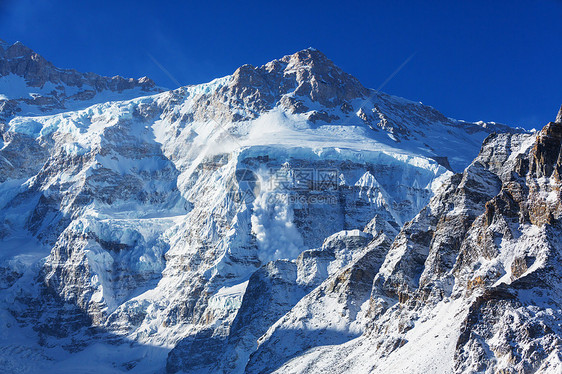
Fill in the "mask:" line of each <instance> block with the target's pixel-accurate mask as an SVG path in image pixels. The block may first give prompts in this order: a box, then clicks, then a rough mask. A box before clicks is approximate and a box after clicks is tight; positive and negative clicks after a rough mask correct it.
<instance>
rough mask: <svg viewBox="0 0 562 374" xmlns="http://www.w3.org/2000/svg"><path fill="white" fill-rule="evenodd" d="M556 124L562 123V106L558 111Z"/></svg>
mask: <svg viewBox="0 0 562 374" xmlns="http://www.w3.org/2000/svg"><path fill="white" fill-rule="evenodd" d="M554 122H555V123H562V105H560V110H559V111H558V115H557V116H556V119H555V120H554Z"/></svg>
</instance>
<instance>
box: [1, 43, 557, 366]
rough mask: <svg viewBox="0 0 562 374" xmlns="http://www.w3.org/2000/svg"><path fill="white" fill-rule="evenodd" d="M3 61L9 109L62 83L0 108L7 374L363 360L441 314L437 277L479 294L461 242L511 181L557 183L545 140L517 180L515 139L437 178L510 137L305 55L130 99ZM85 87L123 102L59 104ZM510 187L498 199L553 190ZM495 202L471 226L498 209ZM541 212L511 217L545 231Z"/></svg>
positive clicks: (32, 61)
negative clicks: (425, 313)
mask: <svg viewBox="0 0 562 374" xmlns="http://www.w3.org/2000/svg"><path fill="white" fill-rule="evenodd" d="M2 48H3V52H2V53H3V55H0V67H1V70H0V71H2V72H4V71H5V72H7V75H3V76H2V78H0V82H1V80H2V79H4V78H6V77H12V78H9V79H13V76H18V77H20V78H21V79H24V81H25V84H24V86H22V87H23V88H22V87H19V86H18V87H19V88H18V89H20V88H21V89H24V90H23V91H24V93H25V95H29V94H30V93H34V92H35V91H36V89H37V87H45V86H47V85H49V84H51V83H52V84H57V85H58V84H61V87H62V88H61V89H60V90H59V89H58V88H57V89H56V90H55V91H54V93H53V92H51V93H49V95H51V96H52V97H56V98H58V99H60V98H61V97H62V96H61V95H62V94H61V92H63V91H64V95H63V96H64V97H66V101H64V105H63V106H61V107H56V108H55V107H52V106H51V104H49V103H47V104H41V103H39V102H37V103H32V104H30V103H27V102H26V101H25V100H27V98H26V99H25V100H23V99H21V98H20V99H21V100H19V99H17V100H16V101H15V104H13V105H19V106H20V107H21V108H22V109H21V110H20V111H16V112H14V111H10V110H8V109H5V108H7V107H2V108H4V109H0V114H1V115H2V116H3V117H2V118H4V120H3V121H4V125H3V127H2V129H1V131H2V132H1V134H2V143H1V149H0V248H1V252H0V277H1V278H0V286H1V290H0V306H1V307H0V310H1V313H2V316H3V319H2V325H0V331H2V335H1V336H0V357H1V360H3V361H2V362H3V364H4V367H8V368H10V370H11V371H14V372H17V371H18V370H19V371H23V372H25V370H27V369H26V368H28V369H29V370H31V371H33V370H34V368H37V367H44V368H46V370H55V368H56V370H58V371H59V372H60V371H61V370H63V369H64V370H67V371H69V372H72V371H77V370H78V371H80V368H83V367H85V366H87V365H97V367H98V369H99V370H105V371H108V372H111V371H113V372H122V371H128V372H143V371H144V372H146V371H148V372H156V371H158V370H160V371H162V370H164V368H167V370H168V371H169V372H177V371H180V370H181V371H186V372H205V371H206V372H220V371H223V372H243V371H244V370H246V371H248V372H268V371H271V370H274V369H277V368H282V367H285V366H283V365H285V364H287V365H288V363H287V361H289V360H290V359H291V358H294V357H300V356H301V355H305V356H306V357H308V356H307V355H308V352H312V351H314V352H316V351H315V347H319V346H323V345H327V344H332V345H333V344H340V343H342V344H343V343H344V342H347V341H350V342H355V341H356V340H357V339H363V340H365V339H369V342H370V341H371V340H372V339H374V338H373V337H374V336H377V331H379V330H380V331H382V330H385V329H388V328H389V327H388V326H391V325H388V324H387V325H385V323H386V322H385V321H390V322H388V323H390V324H395V323H400V324H402V322H399V321H403V326H402V325H401V327H400V331H402V332H403V333H405V332H406V331H408V329H409V326H413V325H414V324H415V321H416V320H415V319H414V318H413V317H412V315H414V314H415V313H416V312H415V310H417V309H415V308H422V306H421V305H422V304H424V305H423V307H425V308H426V309H423V310H433V309H430V307H429V306H427V305H425V304H428V305H441V304H439V303H440V302H442V303H444V301H443V300H445V298H453V297H456V299H455V300H457V299H458V300H465V299H466V298H467V297H468V296H462V297H461V296H458V297H457V296H455V295H457V294H462V292H460V291H457V288H455V285H456V284H457V283H455V282H457V281H456V279H457V278H458V279H463V282H464V283H466V284H465V286H464V287H465V288H468V286H467V284H470V285H472V284H473V283H474V284H475V285H476V284H481V285H482V287H484V288H486V287H488V286H489V284H488V283H486V279H488V278H486V276H488V275H482V279H481V280H476V278H475V279H469V278H468V276H466V275H462V274H464V273H463V272H464V271H465V270H466V269H469V268H470V267H476V266H477V265H476V261H480V257H483V258H488V257H489V258H490V259H491V258H492V257H493V254H494V253H495V252H493V251H492V249H490V248H491V247H489V246H488V244H482V246H483V247H482V248H480V247H478V248H477V249H472V247H470V248H469V244H466V243H467V242H468V239H467V237H466V232H467V230H471V229H472V227H473V226H474V224H475V222H479V221H478V220H479V219H481V218H480V217H481V216H482V214H483V213H482V206H483V204H486V202H487V201H492V200H493V199H494V198H495V197H496V196H499V194H500V193H501V191H503V189H504V181H511V179H509V178H515V177H512V176H511V174H510V173H511V172H510V171H509V167H511V166H512V165H516V164H517V165H521V166H520V167H521V168H522V169H520V172H518V173H519V174H518V175H524V173H527V172H528V173H531V172H532V173H534V174H533V175H541V177H536V178H538V179H537V180H538V181H542V180H543V179H544V178H547V176H550V175H554V171H555V170H558V169H557V167H558V166H556V167H554V166H553V165H555V164H556V165H559V162H558V161H556V160H558V159H556V157H559V156H556V157H555V156H552V154H551V153H552V152H553V151H552V150H553V149H556V147H557V144H559V143H556V139H557V138H556V136H557V135H556V134H557V132H556V131H557V130H556V128H557V126H555V125H553V126H552V128H551V130H545V134H544V141H543V142H542V143H541V144H542V145H540V146H538V145H537V146H536V147H535V148H537V150H536V152H535V153H534V156H533V160H534V161H531V159H529V161H528V162H527V163H525V161H524V160H525V157H526V156H525V154H526V153H525V152H526V151H527V150H528V149H529V147H531V145H532V143H533V139H534V138H532V136H531V135H522V134H519V135H516V134H510V135H497V136H495V137H488V138H487V141H486V144H485V146H484V147H483V149H482V152H481V154H480V156H479V158H478V159H477V161H474V162H473V163H472V164H471V165H470V166H469V168H468V169H466V170H465V172H464V174H463V175H456V176H453V173H452V172H451V171H450V170H449V169H453V170H461V169H462V168H464V167H466V166H467V165H468V164H469V163H470V162H471V160H472V158H473V157H474V156H475V155H476V153H477V150H478V148H479V145H480V143H481V141H482V140H483V139H484V138H485V137H486V136H487V135H488V134H489V133H490V132H492V131H497V130H507V129H508V128H507V127H504V126H501V125H496V124H484V123H476V124H466V123H463V122H458V121H455V120H452V119H449V118H446V117H445V116H443V115H442V114H440V113H439V112H437V111H436V110H435V109H433V108H430V107H427V106H424V105H421V104H419V103H413V102H410V101H407V100H404V99H401V98H397V97H392V96H389V95H386V94H383V93H378V92H375V91H373V90H369V89H367V88H364V87H363V86H362V85H361V84H360V83H359V82H358V81H357V80H356V79H355V78H353V77H352V76H350V75H349V74H346V73H345V72H343V71H341V69H339V68H338V67H337V66H335V65H334V64H333V63H332V62H331V61H330V60H329V59H328V58H327V57H326V56H324V55H323V54H322V53H321V52H319V51H316V50H313V49H308V50H304V51H301V52H298V53H296V54H294V55H291V56H286V57H283V58H282V59H279V60H275V61H272V62H270V63H268V64H266V65H264V66H262V67H252V66H249V65H246V66H243V67H241V68H239V69H238V70H237V71H236V72H235V73H234V74H233V75H231V76H227V77H224V78H220V79H217V80H215V81H213V82H210V83H208V84H204V85H198V86H187V87H181V88H178V89H176V90H174V91H169V92H163V93H159V94H153V95H151V96H140V95H142V92H140V91H138V90H139V89H140V90H141V91H143V90H148V92H150V93H153V92H154V91H153V90H157V89H156V88H154V87H153V85H152V84H151V83H147V82H148V81H146V80H143V81H142V82H141V81H134V80H133V81H122V80H121V79H120V78H112V79H109V78H101V77H97V76H95V77H94V76H91V75H88V74H86V75H83V74H79V73H76V72H73V71H67V70H60V69H56V68H54V67H53V66H52V65H50V64H49V63H48V62H46V61H44V60H43V59H42V58H41V57H40V56H38V55H36V54H35V53H33V52H31V51H30V50H28V49H27V48H25V47H23V46H22V45H21V44H16V45H14V46H11V47H7V46H6V45H3V47H2ZM8 50H10V52H9V53H8V52H7V51H8ZM14 56H15V57H14ZM18 56H19V57H18ZM25 61H27V62H25ZM2 74H3V73H2ZM18 79H19V78H18ZM49 82H50V83H49ZM119 82H121V83H119ZM123 82H129V83H123ZM86 86H88V87H89V86H91V87H93V88H94V91H95V92H97V93H99V94H100V96H98V94H96V95H95V97H94V99H93V100H98V99H99V100H100V101H103V100H101V99H102V98H103V97H104V96H103V95H101V94H102V93H103V94H105V93H108V92H112V93H117V94H120V93H124V94H126V95H129V94H131V95H133V94H135V93H136V94H137V95H139V97H137V98H133V99H126V100H120V101H111V102H100V103H98V104H95V105H91V106H88V105H90V104H91V102H88V101H87V100H86V101H81V100H82V99H81V98H78V97H75V98H72V99H70V97H71V96H68V95H69V94H68V92H70V91H69V90H70V89H69V88H68V87H78V88H79V89H82V88H81V87H86ZM0 87H2V86H0ZM6 87H8V88H9V89H8V88H6V89H5V91H2V92H0V94H3V95H4V96H6V97H8V99H6V100H4V101H5V102H6V103H7V102H13V100H15V99H11V98H10V97H15V96H14V91H15V90H14V89H13V86H6ZM98 88H99V90H98ZM73 89H74V88H73ZM84 89H87V90H89V88H84ZM57 90H58V91H57ZM4 92H5V93H4ZM145 92H146V91H145ZM25 95H24V96H25ZM122 99H123V98H122ZM71 102H72V103H73V104H72V105H74V104H76V105H77V107H72V105H70V104H68V103H71ZM22 103H24V104H25V105H29V107H25V108H24V106H23V105H24V104H22ZM87 103H90V104H88V105H86V104H87ZM67 104H68V105H67ZM6 105H8V104H6ZM9 105H12V104H9ZM34 105H36V106H34ZM30 108H31V109H30ZM33 108H35V109H33ZM28 109H29V112H28V111H27V110H28ZM32 109H33V110H32ZM36 109H38V111H36ZM70 109H72V110H70ZM59 111H60V113H59ZM39 112H45V113H51V114H49V115H41V116H37V115H36V114H38V113H39ZM512 132H513V133H517V131H512ZM549 139H550V140H549ZM552 139H554V140H552ZM537 144H538V143H537ZM459 149H462V150H463V152H462V153H459ZM514 155H515V156H514ZM555 159H556V160H555ZM548 165H550V166H548ZM525 168H526V169H525ZM518 170H519V169H518ZM556 175H557V174H556ZM521 178H522V177H521ZM541 178H542V179H541ZM549 178H550V177H549ZM517 181H519V179H517ZM518 183H520V185H521V186H520V187H513V188H514V190H513V191H511V192H510V193H512V194H515V195H516V191H519V190H517V188H520V189H521V191H523V192H521V195H516V196H520V200H517V201H524V200H525V199H528V198H530V197H529V196H532V197H533V198H534V196H537V199H538V198H539V197H540V198H542V196H543V195H544V193H545V191H547V190H548V191H550V192H548V193H549V194H552V191H554V186H555V184H552V183H550V182H549V183H546V182H544V183H546V184H544V183H543V182H540V183H539V182H537V183H538V184H537V186H536V187H534V189H530V190H529V191H532V193H531V192H525V191H527V190H525V188H524V187H523V184H522V183H523V182H518ZM525 183H527V182H525ZM541 183H542V184H541ZM549 188H550V189H549ZM529 194H531V195H529ZM434 195H436V196H435V197H434V198H433V200H432V202H431V203H430V205H429V206H427V207H425V208H424V206H426V205H427V204H428V203H429V201H430V199H431V197H432V196H434ZM515 195H514V196H515ZM502 196H503V195H502ZM510 196H511V195H510ZM549 196H550V195H549ZM513 199H515V198H513ZM551 199H552V197H551ZM504 200H505V199H504ZM504 200H501V199H500V200H498V201H497V202H495V203H490V206H489V209H490V212H492V213H486V214H487V215H486V217H488V216H489V215H491V218H490V219H491V220H492V221H493V218H494V216H495V215H497V214H503V213H501V212H503V211H502V210H501V209H504V208H505V206H509V207H511V206H512V205H513V204H514V203H509V201H511V200H505V201H504ZM506 201H507V203H506ZM545 201H546V200H545ZM548 201H550V200H548ZM506 204H507V205H506ZM509 204H511V205H509ZM545 204H546V202H545ZM486 209H488V205H486ZM510 209H511V208H510ZM556 209H557V208H556ZM556 209H554V208H553V207H551V206H550V205H548V206H547V205H544V206H543V205H540V204H539V205H537V206H536V207H533V208H531V207H529V208H527V210H526V212H531V211H532V212H533V213H526V214H527V215H528V216H529V220H531V218H530V217H532V221H531V225H542V224H550V223H552V222H554V220H555V215H556V214H558V213H557V212H558V210H556ZM420 210H421V213H419V212H420ZM541 212H542V213H541ZM545 212H547V213H545ZM418 213H419V214H418ZM543 213H544V214H543ZM550 215H552V218H550V217H551V216H550ZM545 217H546V218H545ZM412 219H413V220H412ZM486 219H487V218H486ZM492 221H490V222H492ZM402 226H403V228H402ZM533 227H534V226H533ZM401 228H402V229H401ZM473 235H476V237H478V238H480V237H482V239H481V240H482V243H488V242H489V241H490V240H491V241H492V242H493V243H495V241H494V240H496V239H494V238H495V236H493V235H492V236H491V237H490V236H486V235H484V234H476V233H475V234H473ZM395 236H396V239H395V240H394V242H393V243H392V241H393V239H394V237H395ZM514 238H518V236H517V235H514ZM479 240H480V239H479ZM514 240H515V239H514ZM496 241H497V240H496ZM471 245H472V244H471ZM486 251H488V252H486ZM465 252H466V254H465V255H463V257H462V261H460V260H459V259H458V257H459V253H465ZM479 256H480V257H479ZM498 256H499V255H498ZM502 256H503V255H502ZM500 257H501V256H500ZM520 257H521V256H520ZM501 258H503V257H501ZM535 258H537V257H536V256H535ZM461 263H462V266H461V265H460V264H461ZM534 263H535V262H533V264H534ZM502 264H503V263H502ZM514 264H515V265H514V269H515V270H514V274H515V273H517V274H519V273H521V272H525V271H527V270H524V269H527V268H529V269H530V268H532V266H534V265H532V263H531V260H529V259H527V258H526V257H525V256H523V257H521V258H519V257H518V260H517V262H514ZM537 264H538V263H537ZM494 266H496V265H494ZM497 266H499V265H497ZM502 266H503V265H502ZM486 267H492V265H486V266H484V267H482V268H478V269H480V270H479V271H484V270H483V269H484V268H486ZM486 274H487V273H486ZM510 274H511V273H510ZM461 275H462V276H461ZM520 275H521V274H520ZM463 277H464V278H463ZM478 279H480V278H478ZM490 279H491V278H490ZM373 280H374V283H373ZM459 282H460V281H459ZM479 282H480V283H479ZM490 282H491V280H490ZM459 284H460V283H459ZM459 287H460V286H459ZM459 289H460V288H459ZM470 289H478V288H475V287H472V286H471V288H470ZM472 294H474V295H477V293H475V292H473V293H472ZM472 294H471V295H472ZM475 297H476V296H475ZM416 300H417V303H416ZM453 304H454V305H457V304H456V303H451V305H453ZM403 305H408V308H409V309H407V310H408V311H409V312H405V311H404V308H402V306H403ZM463 305H464V304H463ZM420 310H421V309H420ZM393 313H394V314H393ZM478 313H479V312H478ZM490 318H491V317H490ZM467 323H468V322H467ZM392 326H394V325H392ZM459 329H460V327H459ZM452 331H453V330H452ZM14 335H17V336H20V337H21V339H18V340H17V341H12V340H10V339H9V337H10V336H14ZM405 340H406V338H404V337H403V336H402V335H397V336H396V337H393V338H392V339H385V340H384V341H382V342H381V343H380V344H378V343H377V344H378V346H379V347H380V349H379V350H378V351H377V352H381V355H382V353H384V352H386V353H384V354H386V355H388V354H390V352H393V349H395V348H396V347H399V346H400V345H401V344H402V342H404V341H405ZM287 342H293V343H294V342H297V343H294V344H291V345H290V346H285V345H284V344H286V343H287ZM467 342H471V340H470V336H469V337H468V340H467ZM345 344H347V343H345ZM369 344H370V343H369ZM463 344H464V343H463ZM465 345H466V344H464V345H463V347H464V346H465ZM59 347H62V348H59ZM466 347H467V348H466V352H469V353H466V355H470V354H472V353H470V352H472V351H470V350H469V349H468V346H466ZM318 352H319V353H314V354H323V353H322V352H323V351H321V350H320V351H318ZM342 352H343V351H342ZM354 352H355V351H354ZM357 352H359V350H358V351H357ZM458 352H459V353H458V354H459V357H461V356H460V355H462V354H464V353H462V352H461V350H460V349H459V350H458ZM463 352H464V351H463ZM100 356H101V357H103V359H101V360H98V359H96V358H97V357H100ZM22 357H27V359H26V360H25V365H22V366H21V367H20V366H18V364H19V363H20V362H21V359H22ZM350 357H352V356H350ZM377 357H378V356H377ZM328 361H329V360H327V361H326V362H328ZM344 362H347V363H348V361H347V360H341V362H340V364H343V363H344ZM381 362H382V361H381ZM458 362H464V363H467V364H469V362H470V361H469V360H467V359H460V358H459V359H458ZM26 365H27V366H26ZM310 365H314V363H310ZM349 365H351V364H349ZM470 365H472V364H470ZM337 366H338V365H335V366H334V367H337ZM471 367H472V366H471ZM64 370H63V371H64ZM283 370H285V369H283ZM287 370H288V369H287ZM342 370H343V369H342Z"/></svg>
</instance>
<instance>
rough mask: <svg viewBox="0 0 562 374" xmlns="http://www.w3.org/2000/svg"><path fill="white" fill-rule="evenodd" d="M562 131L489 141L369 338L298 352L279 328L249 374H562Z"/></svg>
mask: <svg viewBox="0 0 562 374" xmlns="http://www.w3.org/2000/svg"><path fill="white" fill-rule="evenodd" d="M561 131H562V121H559V120H557V122H552V123H549V124H548V125H547V126H545V128H544V129H542V130H541V131H540V132H538V133H537V134H534V135H512V134H501V135H491V136H490V137H488V138H487V139H486V141H485V142H484V145H483V147H482V150H481V152H480V155H479V156H478V157H477V158H476V159H475V160H474V162H473V163H472V164H471V165H470V166H469V167H468V168H467V169H466V170H465V171H464V173H463V174H462V175H456V176H454V177H452V178H451V179H450V180H449V181H448V182H447V183H445V184H444V185H443V186H442V189H441V190H440V191H439V192H438V193H437V194H436V196H435V197H434V198H433V199H432V201H431V203H430V204H429V205H428V206H427V207H426V208H424V209H423V210H422V211H421V212H420V214H418V215H417V216H416V217H415V218H414V219H413V220H412V221H410V222H408V223H406V224H405V225H404V227H403V228H402V230H401V232H400V233H399V234H398V235H397V236H396V239H395V240H394V242H393V243H392V245H391V246H390V249H389V251H388V253H387V254H386V257H385V259H384V262H383V263H382V265H381V267H380V269H379V270H378V272H377V274H376V275H375V276H374V277H373V283H372V285H373V286H372V291H371V295H370V300H369V302H368V304H369V306H368V311H367V312H366V313H365V317H363V318H362V319H358V320H359V321H361V323H362V324H363V328H364V332H363V334H362V335H361V336H360V337H357V338H355V339H353V338H349V339H346V341H345V342H343V343H341V344H339V345H337V346H322V345H325V343H323V342H322V341H318V342H317V343H316V344H312V345H307V346H304V347H297V348H296V349H295V348H294V344H292V343H291V342H290V341H289V340H282V339H275V337H276V336H279V335H280V334H283V333H284V332H286V331H290V327H289V326H290V325H285V326H283V325H282V324H281V325H278V326H273V327H272V329H270V330H269V331H268V332H267V333H266V334H264V335H263V336H262V337H261V338H260V343H259V346H258V349H257V351H256V353H254V354H253V355H252V359H251V360H250V362H249V364H248V366H247V367H246V371H247V372H271V371H275V372H280V373H284V372H287V373H288V372H298V371H301V370H304V369H305V368H306V370H310V371H312V372H320V371H322V370H330V371H331V372H347V371H353V372H380V373H384V372H463V373H465V372H470V373H472V372H517V373H534V372H541V373H543V372H544V373H551V372H552V373H554V372H558V371H560V370H561V368H562V362H561V359H560V357H561V352H560V336H561V335H560V334H561V331H560V325H559V321H560V318H561V317H562V316H561V315H560V303H561V300H560V296H559V295H560V276H561V268H560V263H559V256H560V248H561V247H560V241H559V237H560V229H561V228H562V227H561V226H560V224H559V222H558V221H559V219H560V202H561V195H560V179H559V172H560V167H561V165H562V163H561V162H560V152H561V139H562V136H561V135H560V132H561ZM321 287H322V286H321ZM343 295H348V294H347V293H342V294H340V297H342V296H343ZM359 300H362V299H359ZM318 304H319V303H318ZM319 305H320V304H319ZM297 307H298V305H297ZM297 307H295V309H294V310H292V311H291V312H290V313H288V314H287V315H286V316H289V315H290V314H292V313H298V311H297ZM301 312H302V311H301ZM320 316H321V314H320V313H317V315H316V318H320ZM285 318H286V317H285ZM309 318H310V317H309ZM295 326H296V325H295ZM272 352H273V354H274V356H272ZM293 357H298V358H296V359H293V360H292V358H293ZM360 357H362V358H361V359H360ZM328 368H329V369H328Z"/></svg>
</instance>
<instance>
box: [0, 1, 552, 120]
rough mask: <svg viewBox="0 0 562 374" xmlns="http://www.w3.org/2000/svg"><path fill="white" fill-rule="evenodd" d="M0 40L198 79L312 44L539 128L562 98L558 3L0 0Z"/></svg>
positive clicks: (428, 95)
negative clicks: (160, 65) (403, 64)
mask: <svg viewBox="0 0 562 374" xmlns="http://www.w3.org/2000/svg"><path fill="white" fill-rule="evenodd" d="M0 38H1V39H4V40H6V41H8V42H14V41H16V40H20V41H22V42H23V43H24V44H26V45H28V46H29V47H31V48H33V49H34V50H36V51H37V52H38V53H40V54H42V55H43V56H44V57H46V58H47V59H48V60H50V61H52V62H53V63H54V64H55V65H57V66H59V67H65V68H66V67H69V68H75V69H77V70H80V71H93V72H96V73H99V74H103V75H116V74H119V75H123V76H127V77H140V76H143V75H147V76H149V77H151V78H153V79H154V80H155V81H156V82H157V83H158V84H160V85H161V86H164V87H169V88H173V87H174V86H175V84H174V82H173V81H172V80H171V79H170V78H168V76H167V75H166V74H164V73H163V72H162V71H161V70H160V69H159V68H158V67H157V66H156V64H155V63H154V62H153V61H152V60H151V58H150V57H149V55H152V56H154V58H155V59H156V60H158V61H159V62H160V63H161V64H162V65H163V66H164V67H165V68H166V69H167V70H168V71H169V72H170V73H171V74H172V75H173V76H174V77H175V79H177V80H178V81H179V82H181V83H182V84H194V83H201V82H205V81H209V80H211V79H213V78H215V77H219V76H224V75H227V74H231V73H232V72H233V71H234V70H235V69H236V68H237V67H238V66H240V65H242V64H245V63H250V64H253V65H261V64H264V63H266V62H267V61H269V60H272V59H274V58H278V57H281V56H283V55H286V54H290V53H293V52H296V51H298V50H300V49H304V48H307V47H310V46H312V47H315V48H318V49H320V50H321V51H323V52H324V53H325V54H326V55H327V56H328V57H329V58H331V59H332V60H333V61H334V62H335V63H336V64H337V65H339V66H340V67H342V68H343V69H344V70H345V71H347V72H349V73H351V74H353V75H355V76H356V77H357V78H359V80H360V81H361V82H362V83H363V84H364V85H365V86H368V87H371V88H377V87H378V86H379V85H380V84H381V83H382V82H383V81H384V80H385V79H386V78H387V77H388V76H389V75H390V74H391V73H392V72H393V71H394V70H395V69H396V68H397V67H398V66H399V65H400V64H401V63H402V62H404V60H406V59H407V58H408V56H410V55H412V54H413V53H416V55H415V56H414V58H413V59H412V60H411V61H410V62H409V63H408V64H407V65H406V66H405V67H404V68H403V69H402V70H401V71H400V73H399V74H398V75H396V77H395V78H394V79H392V80H391V81H390V82H389V83H388V84H387V85H386V87H384V89H383V91H385V92H388V93H390V94H394V95H398V96H402V97H405V98H408V99H411V100H416V101H422V102H423V103H424V104H429V105H431V106H433V107H435V108H437V109H438V110H440V111H441V112H443V113H444V114H445V115H447V116H450V117H454V118H458V119H464V120H471V121H476V120H480V119H481V120H486V121H497V122H503V123H507V124H510V125H524V126H525V127H542V126H543V125H544V124H545V123H546V122H547V121H549V120H553V119H554V117H555V115H556V111H557V110H558V108H559V106H560V104H562V0H535V1H517V0H512V1H496V0H494V1H490V0H488V1H480V0H475V1H440V2H438V1H424V2H421V1H420V2H414V1H401V0H398V1H329V0H325V1H309V2H305V1H302V2H301V1H275V2H264V1H262V2H253V1H232V2H218V1H214V0H203V1H196V2H194V1H183V2H179V1H178V2H168V1H163V0H161V1H142V0H136V1H115V2H113V1H99V0H98V1H76V0H73V1H56V0H54V1H42V0H14V1H10V0H0Z"/></svg>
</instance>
